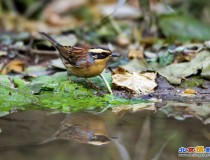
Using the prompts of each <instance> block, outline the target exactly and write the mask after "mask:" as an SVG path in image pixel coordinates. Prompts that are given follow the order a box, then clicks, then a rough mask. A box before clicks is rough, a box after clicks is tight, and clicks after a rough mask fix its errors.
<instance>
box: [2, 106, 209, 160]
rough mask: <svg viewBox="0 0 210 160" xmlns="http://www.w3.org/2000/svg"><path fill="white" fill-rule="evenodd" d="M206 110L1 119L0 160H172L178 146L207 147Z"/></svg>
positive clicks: (19, 114)
mask: <svg viewBox="0 0 210 160" xmlns="http://www.w3.org/2000/svg"><path fill="white" fill-rule="evenodd" d="M209 105H210V104H208V103H207V104H184V103H167V104H156V107H155V110H153V109H152V110H140V111H137V112H135V113H131V112H129V111H127V112H120V113H119V112H118V113H113V112H111V111H105V112H103V113H98V114H96V113H69V114H64V113H52V112H49V111H41V110H40V111H32V110H29V111H17V112H14V113H12V114H10V115H7V116H3V117H1V118H0V155H1V156H0V159H2V160H11V159H14V157H15V159H16V160H37V159H45V160H47V159H50V160H58V159H59V160H66V159H81V160H82V159H84V160H88V159H91V160H94V159H95V160H98V159H101V160H103V159H104V160H107V159H113V160H121V159H122V160H133V159H134V160H137V159H138V160H139V159H143V160H147V159H148V160H150V159H155V160H158V159H160V160H168V159H171V160H176V159H179V157H178V150H179V148H180V147H196V146H205V147H208V146H209V141H210V126H209V121H208V117H209V115H210V114H209V113H208V111H207V110H206V108H209ZM202 111H206V114H203V112H202ZM201 113H202V114H201ZM186 159H191V158H186Z"/></svg>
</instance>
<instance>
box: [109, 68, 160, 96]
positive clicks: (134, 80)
mask: <svg viewBox="0 0 210 160" xmlns="http://www.w3.org/2000/svg"><path fill="white" fill-rule="evenodd" d="M112 79H113V84H114V85H115V86H118V87H120V88H125V89H127V90H130V91H131V92H132V93H133V94H134V95H145V94H148V93H151V92H154V88H155V87H156V86H157V84H156V82H155V79H156V73H153V72H144V73H138V72H132V73H129V72H128V71H126V70H125V69H124V68H122V67H118V68H117V69H116V70H115V71H114V72H113V75H112Z"/></svg>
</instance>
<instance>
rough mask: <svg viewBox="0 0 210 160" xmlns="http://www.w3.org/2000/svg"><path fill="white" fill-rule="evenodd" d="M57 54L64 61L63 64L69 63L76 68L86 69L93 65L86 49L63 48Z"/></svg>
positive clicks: (92, 60)
mask: <svg viewBox="0 0 210 160" xmlns="http://www.w3.org/2000/svg"><path fill="white" fill-rule="evenodd" d="M59 53H60V55H61V56H62V57H63V59H64V60H65V62H64V63H69V64H71V65H73V66H74V67H77V68H88V67H89V66H91V65H92V64H93V63H94V59H93V58H92V56H91V55H90V54H88V49H87V48H80V47H68V46H63V47H62V48H60V50H59Z"/></svg>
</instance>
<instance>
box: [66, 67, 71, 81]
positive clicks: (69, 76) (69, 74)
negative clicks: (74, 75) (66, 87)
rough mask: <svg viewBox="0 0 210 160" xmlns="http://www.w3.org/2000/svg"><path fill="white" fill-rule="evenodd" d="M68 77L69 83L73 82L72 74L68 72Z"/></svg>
mask: <svg viewBox="0 0 210 160" xmlns="http://www.w3.org/2000/svg"><path fill="white" fill-rule="evenodd" d="M67 76H68V80H69V82H71V72H70V71H68V70H67Z"/></svg>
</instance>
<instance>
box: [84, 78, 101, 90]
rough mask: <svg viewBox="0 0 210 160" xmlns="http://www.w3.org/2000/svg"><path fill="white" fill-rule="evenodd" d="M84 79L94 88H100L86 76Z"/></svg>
mask: <svg viewBox="0 0 210 160" xmlns="http://www.w3.org/2000/svg"><path fill="white" fill-rule="evenodd" d="M85 79H86V80H87V82H88V83H89V84H90V85H91V86H92V87H93V88H94V89H100V88H99V87H98V86H97V85H95V84H94V83H93V82H91V81H90V80H89V79H88V78H85Z"/></svg>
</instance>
